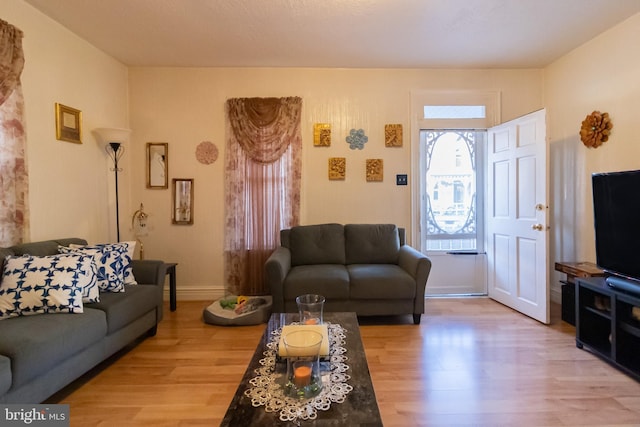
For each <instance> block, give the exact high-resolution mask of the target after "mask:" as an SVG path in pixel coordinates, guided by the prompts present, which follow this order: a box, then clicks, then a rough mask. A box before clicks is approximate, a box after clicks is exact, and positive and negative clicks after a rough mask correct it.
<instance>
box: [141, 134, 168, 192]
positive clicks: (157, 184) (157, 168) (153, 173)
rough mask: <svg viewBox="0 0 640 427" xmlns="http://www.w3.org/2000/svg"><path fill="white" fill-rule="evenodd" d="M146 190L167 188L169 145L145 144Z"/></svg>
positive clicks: (163, 143)
mask: <svg viewBox="0 0 640 427" xmlns="http://www.w3.org/2000/svg"><path fill="white" fill-rule="evenodd" d="M146 163H147V188H151V189H154V188H155V189H166V188H169V144H168V143H166V142H147V162H146Z"/></svg>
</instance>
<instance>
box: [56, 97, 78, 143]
mask: <svg viewBox="0 0 640 427" xmlns="http://www.w3.org/2000/svg"><path fill="white" fill-rule="evenodd" d="M56 139H58V140H60V141H67V142H73V143H75V144H82V111H80V110H76V109H75V108H71V107H67V106H66V105H62V104H59V103H57V102H56Z"/></svg>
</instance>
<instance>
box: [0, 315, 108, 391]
mask: <svg viewBox="0 0 640 427" xmlns="http://www.w3.org/2000/svg"><path fill="white" fill-rule="evenodd" d="M106 333H107V320H106V316H105V314H104V313H103V312H102V311H100V310H91V309H85V311H84V313H79V314H43V315H40V316H23V317H14V318H11V319H7V320H3V321H2V323H1V324H0V354H2V355H4V356H7V357H8V358H10V359H11V370H12V375H13V377H12V384H13V388H16V387H20V386H21V385H22V384H25V383H26V382H28V381H30V380H32V379H33V378H36V377H38V376H40V375H41V374H42V373H44V372H47V371H50V370H52V369H54V368H55V367H56V366H57V365H59V364H60V363H61V362H63V361H64V360H66V359H68V358H69V357H71V356H72V355H74V354H76V353H78V352H80V351H82V350H84V349H85V348H87V347H89V346H91V345H92V344H94V343H96V342H98V341H100V340H102V339H103V338H104V336H105V334H106Z"/></svg>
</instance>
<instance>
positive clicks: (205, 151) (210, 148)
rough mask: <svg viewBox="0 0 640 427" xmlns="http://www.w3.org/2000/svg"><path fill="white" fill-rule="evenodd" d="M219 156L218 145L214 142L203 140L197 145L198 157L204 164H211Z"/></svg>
mask: <svg viewBox="0 0 640 427" xmlns="http://www.w3.org/2000/svg"><path fill="white" fill-rule="evenodd" d="M217 158H218V147H216V146H215V144H213V143H212V142H209V141H203V142H201V143H200V144H198V146H197V147H196V159H198V161H199V162H200V163H202V164H205V165H210V164H211V163H213V162H215V161H216V159H217Z"/></svg>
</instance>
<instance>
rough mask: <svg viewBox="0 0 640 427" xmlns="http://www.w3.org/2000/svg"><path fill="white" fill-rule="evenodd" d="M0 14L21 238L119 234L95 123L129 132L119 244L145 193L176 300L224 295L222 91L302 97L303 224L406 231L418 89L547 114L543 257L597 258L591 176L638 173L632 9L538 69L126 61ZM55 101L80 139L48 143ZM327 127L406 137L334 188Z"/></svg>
mask: <svg viewBox="0 0 640 427" xmlns="http://www.w3.org/2000/svg"><path fill="white" fill-rule="evenodd" d="M0 10H1V12H2V19H4V20H6V21H7V22H9V23H11V24H12V25H15V26H16V27H18V28H20V29H21V30H22V31H23V32H24V34H25V37H24V40H23V46H24V52H25V59H26V62H25V68H24V71H23V73H22V78H21V81H22V88H23V92H24V98H25V118H26V126H27V134H28V142H27V151H28V171H29V183H30V188H29V203H30V206H29V209H30V240H32V241H38V240H45V239H54V238H62V237H81V238H84V239H86V240H88V241H89V242H106V241H115V240H116V232H115V220H114V206H115V191H114V190H115V187H114V182H113V172H111V171H110V170H109V168H110V167H111V162H110V159H109V158H108V156H107V155H106V154H105V152H104V150H103V148H102V147H100V146H99V145H98V144H97V143H96V139H95V136H94V135H93V134H92V130H93V129H95V128H100V127H121V128H130V129H132V130H133V132H132V134H131V138H130V141H129V145H128V147H127V149H126V151H125V154H124V156H123V157H122V162H121V167H122V171H121V172H120V173H119V179H120V181H119V195H120V196H119V203H120V212H121V233H122V235H123V237H124V238H126V239H130V238H132V237H133V234H132V230H131V229H130V219H131V215H132V214H133V212H134V211H135V210H137V209H138V207H139V205H140V203H144V206H145V211H146V212H148V213H149V227H150V231H149V233H148V236H145V238H144V245H145V257H146V258H149V259H161V260H164V261H166V262H176V263H178V267H177V269H178V270H177V271H178V280H179V288H178V300H179V301H212V300H215V299H217V298H220V297H222V296H223V295H224V292H225V285H224V276H223V234H224V223H223V218H224V202H223V200H224V199H223V194H224V179H225V176H224V175H225V171H224V150H225V140H226V139H225V135H226V134H225V129H226V124H225V114H224V103H225V101H226V100H227V99H228V98H231V97H254V96H255V97H267V96H300V97H302V98H303V105H304V107H303V108H304V109H303V119H302V135H303V146H304V148H303V171H304V172H303V174H304V175H303V184H302V209H301V222H302V223H304V224H314V223H324V222H338V223H352V222H357V223H367V222H372V223H394V224H398V226H402V227H406V228H407V229H408V230H411V229H412V199H411V193H410V186H407V187H397V186H396V185H395V181H394V180H392V179H391V178H390V177H394V176H395V175H396V174H403V173H410V169H411V162H412V159H411V150H410V149H409V141H410V136H409V134H408V133H407V132H409V129H410V117H409V96H410V93H411V92H412V91H416V90H425V91H430V90H431V91H443V90H452V91H496V90H497V91H499V92H500V94H501V111H502V114H501V121H507V120H510V119H514V118H516V117H519V116H522V115H524V114H527V113H529V112H531V111H535V110H539V109H541V108H545V109H546V110H547V117H548V119H547V123H548V129H547V137H548V142H549V157H550V158H549V165H550V167H549V169H550V191H551V197H550V199H549V203H550V215H549V217H550V224H549V225H550V226H551V229H550V232H549V233H550V234H549V236H550V238H549V243H550V258H551V260H552V261H553V260H556V261H557V260H594V259H595V254H594V250H595V249H594V245H593V240H594V233H593V217H592V206H591V195H590V191H591V189H590V184H589V179H590V175H591V174H592V173H594V172H603V171H612V170H627V169H637V168H638V162H637V157H638V154H640V148H638V144H637V143H638V136H637V135H636V132H635V131H636V128H637V121H638V120H637V111H638V110H639V109H640V85H639V83H638V78H637V76H638V75H640V57H639V54H638V50H637V47H636V41H637V40H639V39H640V15H639V14H637V13H636V14H635V15H633V16H631V17H630V18H628V19H626V20H625V21H623V22H620V23H619V24H616V25H614V26H612V27H611V28H609V29H607V30H606V31H603V32H602V33H601V34H599V35H598V36H596V37H595V38H594V39H592V40H590V41H588V42H586V43H585V44H583V45H581V46H579V47H577V48H576V49H575V50H572V51H570V52H568V53H566V54H565V55H563V56H561V57H560V58H558V59H556V60H554V61H553V62H551V63H550V64H547V65H546V66H544V67H539V68H533V69H492V68H486V69H453V70H452V69H435V68H434V69H356V68H353V69H346V68H339V69H334V68H275V67H273V68H271V67H265V68H244V67H238V68H189V67H184V68H173V67H137V66H127V65H124V64H122V63H121V62H119V61H117V60H115V59H114V58H113V57H111V56H110V55H108V54H107V53H105V52H103V51H101V50H99V49H97V48H96V47H94V46H92V45H91V44H89V43H88V42H86V41H85V40H83V39H82V38H80V37H79V36H77V35H75V34H73V33H72V32H70V31H69V30H67V29H66V28H64V27H63V26H62V25H60V24H59V23H57V22H55V21H54V20H52V19H51V18H49V17H47V16H46V15H44V14H42V13H41V12H39V11H38V10H37V9H35V8H34V7H33V6H31V5H30V4H29V3H28V2H27V1H23V0H9V1H6V2H3V3H2V5H0ZM114 33H117V29H114ZM114 36H115V34H114ZM382 101H384V102H382ZM55 103H61V104H64V105H67V106H70V107H73V108H76V109H79V110H81V111H82V129H83V133H82V135H83V136H82V137H83V143H82V144H72V143H67V142H64V141H59V140H56V137H55V116H54V105H55ZM594 110H601V111H607V112H609V114H611V117H612V120H613V122H614V129H613V134H612V136H611V138H610V140H609V141H608V142H607V143H605V144H604V145H603V146H601V147H599V148H597V149H588V148H586V147H585V146H584V145H583V144H582V143H581V142H580V138H579V134H578V132H579V129H580V123H581V121H582V120H583V119H584V117H585V116H586V115H587V114H589V113H591V112H592V111H594ZM329 121H330V122H331V123H332V126H333V130H334V132H335V135H337V136H336V138H337V139H338V142H339V141H340V140H341V139H342V138H341V137H340V135H347V134H348V131H349V129H351V128H364V129H367V132H368V133H369V134H370V136H371V141H372V142H373V141H374V137H375V135H376V132H379V131H377V129H384V125H385V124H386V123H402V124H403V125H404V128H405V140H406V144H405V147H404V148H400V149H388V148H385V147H384V145H383V144H382V143H380V139H381V138H380V137H375V138H376V139H378V142H377V143H375V144H373V143H372V144H370V146H368V147H367V150H364V151H363V152H348V155H349V158H350V162H351V163H350V165H353V166H350V169H349V172H348V174H349V178H350V179H349V180H348V181H345V182H340V183H337V185H336V182H332V181H329V180H327V178H326V157H329V155H331V156H333V155H342V154H343V153H347V150H348V146H346V144H344V145H345V146H344V147H340V146H339V145H340V144H338V142H336V144H335V145H336V147H332V151H331V154H329V153H328V151H327V150H326V149H323V148H316V147H313V144H312V135H313V124H314V123H318V122H329ZM202 141H210V142H212V143H214V144H215V145H216V146H217V148H218V150H219V156H218V159H217V160H216V161H215V162H213V163H212V164H210V165H203V164H200V163H198V162H197V161H196V159H195V150H196V147H197V145H198V144H200V143H201V142H202ZM147 142H166V143H168V144H169V145H168V147H169V162H168V165H169V177H170V178H193V179H194V183H195V200H194V202H195V203H194V209H195V212H194V223H193V225H189V226H181V225H172V224H171V191H170V190H156V189H147V188H146V172H145V144H146V143H147ZM370 157H379V158H384V160H385V181H384V182H382V183H373V184H372V183H367V182H365V180H364V179H363V178H362V173H361V172H360V170H359V169H358V166H357V165H358V164H360V163H364V159H365V158H370ZM387 177H389V178H388V179H387ZM409 180H410V182H411V181H412V177H411V176H410V178H409ZM354 207H357V208H354ZM408 236H411V233H409V234H408ZM123 240H124V239H123ZM194 249H196V250H194ZM559 279H560V275H559V274H558V273H554V272H550V273H549V286H550V287H551V289H552V296H555V297H554V298H553V299H554V300H555V302H559V295H560V292H559ZM554 291H555V292H554ZM180 310H181V308H180V306H179V307H178V311H180ZM198 314H199V313H195V315H198Z"/></svg>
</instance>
